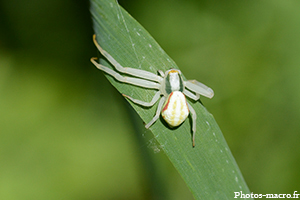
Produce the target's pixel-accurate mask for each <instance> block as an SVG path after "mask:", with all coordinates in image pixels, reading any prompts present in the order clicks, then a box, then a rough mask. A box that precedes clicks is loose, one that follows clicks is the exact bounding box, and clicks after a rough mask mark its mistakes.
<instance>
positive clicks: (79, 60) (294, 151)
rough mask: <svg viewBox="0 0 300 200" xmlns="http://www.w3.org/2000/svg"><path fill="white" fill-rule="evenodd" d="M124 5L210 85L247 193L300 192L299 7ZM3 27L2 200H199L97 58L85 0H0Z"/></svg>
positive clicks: (169, 0) (193, 1)
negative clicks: (99, 67)
mask: <svg viewBox="0 0 300 200" xmlns="http://www.w3.org/2000/svg"><path fill="white" fill-rule="evenodd" d="M119 3H120V4H121V5H122V6H123V7H125V9H126V10H127V11H129V13H130V14H131V15H132V16H133V17H134V18H136V19H137V20H138V21H139V22H140V23H141V24H142V25H143V26H144V27H145V28H146V29H147V30H148V31H149V32H150V34H151V35H152V36H153V37H154V38H155V39H156V40H157V41H158V43H159V44H160V45H161V46H162V48H163V49H164V50H165V51H166V52H167V53H168V54H169V55H170V56H171V57H172V58H173V59H174V60H175V62H176V63H177V65H178V66H179V67H180V69H181V70H182V72H183V73H184V75H185V76H186V77H187V78H189V79H197V80H199V81H201V82H203V83H205V84H207V85H208V86H210V87H212V88H213V89H214V91H215V97H214V98H213V99H212V100H208V99H205V98H202V102H203V103H204V105H205V106H206V108H207V109H208V110H209V111H210V112H211V113H212V114H213V115H214V117H215V118H216V121H217V122H218V124H219V126H220V128H221V130H222V131H223V134H224V136H225V138H226V140H227V142H228V145H229V147H230V148H231V151H232V153H233V155H234V157H235V159H236V161H237V163H238V165H239V167H240V169H241V171H242V173H243V175H244V178H245V180H246V182H247V184H248V186H249V188H250V190H251V191H252V192H253V193H257V194H260V193H261V194H266V193H289V194H292V193H293V192H294V191H295V190H296V191H300V172H299V166H300V147H299V139H300V136H299V133H300V123H299V121H300V106H299V102H300V90H299V85H300V37H299V36H300V2H299V1H296V0H294V1H279V0H266V1H256V2H254V1H221V0H219V1H207V0H206V1H203V0H202V1H199V0H185V1H183V0H165V1H159V0H152V1H146V0H142V1H141V0H140V1H137V0H130V1H129V0H127V1H125V0H122V1H121V0H120V1H119ZM0 27H1V31H0V199H5V200H9V199H11V200H19V199H72V200H73V199H78V200H79V199H158V198H159V197H157V196H156V194H155V191H156V190H163V192H164V193H165V194H162V196H164V198H169V199H183V198H184V199H192V195H191V194H190V192H189V190H188V188H187V187H186V186H185V183H184V182H183V181H182V179H181V178H180V176H179V175H178V174H177V172H176V171H175V170H174V168H173V167H172V165H171V164H170V163H169V161H168V160H167V158H166V156H165V155H164V153H163V152H162V151H160V149H159V146H158V145H157V144H156V143H155V139H154V138H153V136H152V135H151V133H150V132H148V131H146V130H144V129H142V131H141V133H140V134H139V135H142V136H143V137H142V141H139V140H138V139H137V136H136V134H135V133H134V132H135V126H134V124H138V125H140V124H141V126H142V122H141V121H139V120H138V119H137V120H132V119H131V118H130V116H132V115H134V114H132V113H131V111H130V108H129V106H128V104H127V103H126V101H125V100H124V98H123V97H122V96H121V95H120V94H119V93H118V92H116V90H115V89H114V88H113V87H112V86H111V85H110V84H109V83H108V81H107V80H106V79H105V77H104V76H103V74H102V72H100V71H98V70H97V69H96V68H95V67H94V66H93V65H92V64H91V63H90V61H89V59H90V57H92V56H97V55H98V53H97V51H96V48H95V47H94V46H93V44H92V37H91V36H92V34H93V29H92V23H91V16H90V13H89V2H88V1H76V2H75V1H70V0H69V1H66V0H65V1H61V0H60V1H59V0H44V1H38V0H30V1H26V2H24V1H20V0H11V1H0ZM134 117H135V118H136V116H135V115H134ZM145 155H147V156H149V158H151V159H153V160H154V164H150V163H147V162H146V159H145ZM149 166H150V167H149ZM153 173H154V174H155V176H158V177H161V178H159V179H155V180H153V178H152V176H153ZM155 188H156V189H155ZM157 188H158V189H157Z"/></svg>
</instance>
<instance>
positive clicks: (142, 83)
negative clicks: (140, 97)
mask: <svg viewBox="0 0 300 200" xmlns="http://www.w3.org/2000/svg"><path fill="white" fill-rule="evenodd" d="M96 59H97V58H91V62H92V63H93V64H94V65H95V66H96V67H97V68H98V69H100V70H102V71H104V72H106V73H108V74H109V75H111V76H113V77H114V78H115V79H117V80H118V81H120V82H124V83H128V84H132V85H136V86H140V87H144V88H150V89H158V90H159V88H160V84H159V83H155V82H151V81H147V80H144V79H139V78H131V77H126V76H125V77H123V76H121V75H120V74H119V73H117V72H115V71H114V70H112V69H110V68H108V67H105V66H103V65H101V64H99V63H97V62H96V61H95V60H96Z"/></svg>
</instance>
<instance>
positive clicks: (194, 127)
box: [187, 103, 197, 147]
mask: <svg viewBox="0 0 300 200" xmlns="http://www.w3.org/2000/svg"><path fill="white" fill-rule="evenodd" d="M187 105H188V107H189V110H190V113H191V114H192V121H193V126H192V131H193V147H195V133H196V119H197V115H196V112H195V110H194V108H193V107H192V106H191V105H190V104H189V103H187Z"/></svg>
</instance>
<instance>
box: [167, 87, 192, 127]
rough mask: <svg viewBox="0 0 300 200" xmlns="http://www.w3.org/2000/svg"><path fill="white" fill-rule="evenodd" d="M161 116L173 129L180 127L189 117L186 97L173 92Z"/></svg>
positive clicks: (180, 93)
mask: <svg viewBox="0 0 300 200" xmlns="http://www.w3.org/2000/svg"><path fill="white" fill-rule="evenodd" d="M161 115H162V117H163V118H164V120H165V121H166V122H167V123H168V124H169V125H170V126H171V127H175V126H179V125H180V124H181V123H182V122H183V121H184V120H185V119H186V118H187V116H188V115H189V108H188V105H187V102H186V98H185V95H184V94H183V93H182V92H180V91H174V92H171V94H169V96H168V98H167V100H166V102H165V104H164V106H163V109H162V112H161Z"/></svg>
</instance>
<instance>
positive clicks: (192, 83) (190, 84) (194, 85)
mask: <svg viewBox="0 0 300 200" xmlns="http://www.w3.org/2000/svg"><path fill="white" fill-rule="evenodd" d="M184 83H185V87H187V88H188V89H190V90H191V91H193V92H195V93H197V94H200V95H203V96H205V97H208V98H212V97H213V96H214V91H213V90H212V89H211V88H209V87H207V86H206V85H204V84H203V83H200V82H198V81H196V80H188V81H184Z"/></svg>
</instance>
